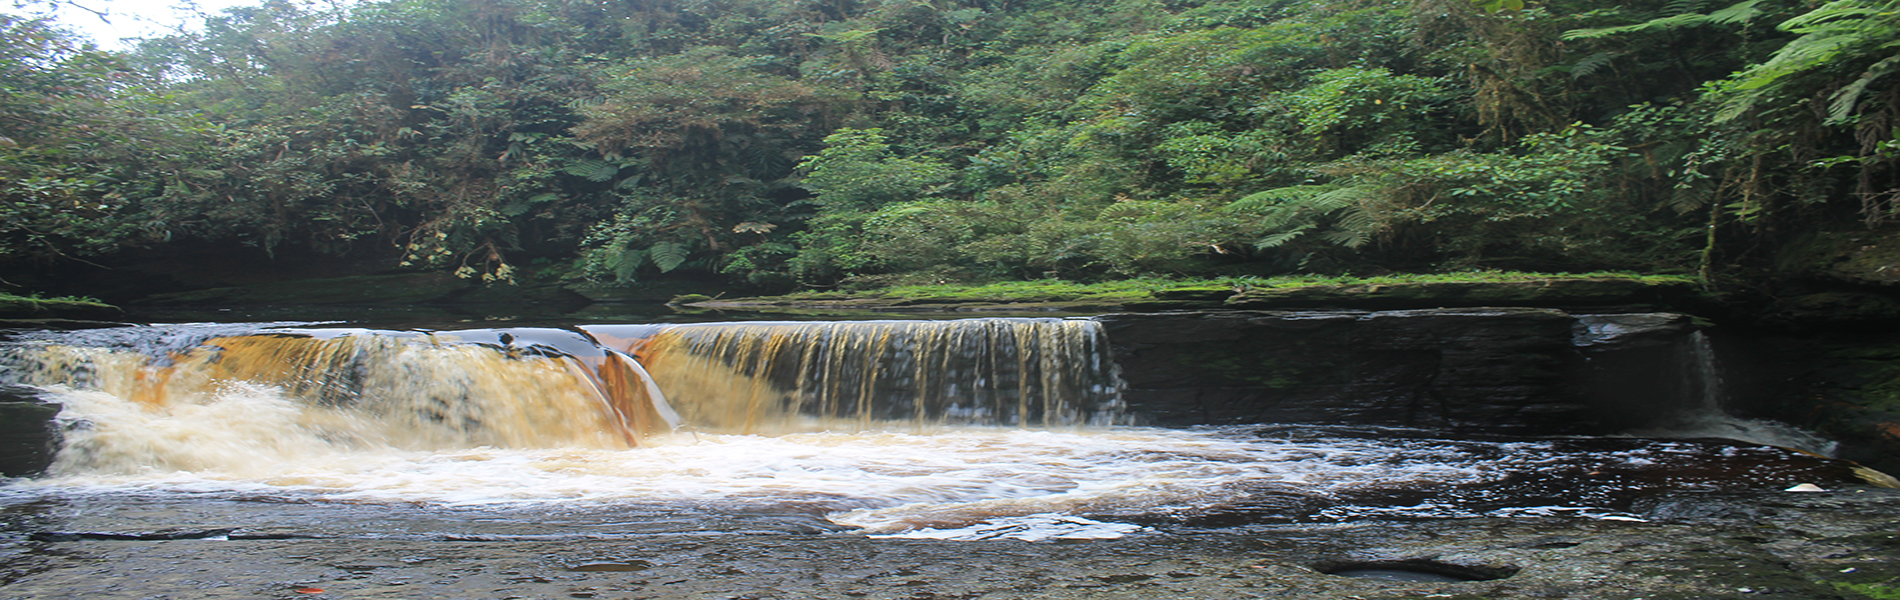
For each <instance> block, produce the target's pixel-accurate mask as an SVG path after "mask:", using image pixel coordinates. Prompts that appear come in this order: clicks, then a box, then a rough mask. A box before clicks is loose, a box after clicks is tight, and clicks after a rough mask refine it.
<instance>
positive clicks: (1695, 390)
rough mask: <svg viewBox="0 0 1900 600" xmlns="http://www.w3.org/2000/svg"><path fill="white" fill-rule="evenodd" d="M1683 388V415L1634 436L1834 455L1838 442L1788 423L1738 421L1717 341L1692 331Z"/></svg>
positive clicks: (1685, 344)
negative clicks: (1749, 444)
mask: <svg viewBox="0 0 1900 600" xmlns="http://www.w3.org/2000/svg"><path fill="white" fill-rule="evenodd" d="M1678 355H1679V357H1680V358H1679V359H1678V363H1679V367H1678V372H1679V373H1680V376H1681V378H1682V383H1681V390H1682V392H1683V393H1684V394H1685V395H1686V396H1687V397H1688V400H1689V402H1686V403H1685V408H1684V409H1683V410H1682V411H1681V412H1680V413H1678V414H1676V415H1674V416H1672V417H1669V418H1667V419H1666V420H1665V421H1664V422H1663V423H1661V424H1659V425H1658V426H1656V427H1652V428H1643V429H1639V430H1636V431H1631V432H1629V433H1630V434H1632V435H1638V436H1651V437H1676V438H1724V439H1732V440H1740V441H1745V442H1753V443H1757V444H1767V445H1771V446H1781V447H1784V448H1795V449H1798V450H1802V451H1804V452H1811V453H1814V454H1820V455H1824V456H1832V455H1833V454H1834V452H1835V449H1836V447H1837V446H1838V444H1837V443H1836V442H1834V441H1832V440H1828V439H1826V438H1823V437H1821V436H1819V435H1815V434H1814V433H1812V432H1809V431H1806V430H1803V429H1801V428H1798V427H1794V426H1792V425H1788V424H1786V423H1781V422H1777V421H1769V420H1764V419H1750V418H1744V417H1739V416H1736V415H1734V414H1731V413H1730V412H1729V398H1728V390H1727V388H1726V382H1725V381H1724V371H1723V366H1722V362H1721V359H1720V356H1719V355H1718V353H1717V352H1716V347H1715V343H1714V341H1713V340H1711V339H1710V337H1709V335H1708V334H1706V333H1704V332H1702V331H1693V332H1690V333H1689V334H1688V335H1687V336H1685V337H1684V338H1683V339H1682V342H1681V344H1680V346H1679V350H1678Z"/></svg>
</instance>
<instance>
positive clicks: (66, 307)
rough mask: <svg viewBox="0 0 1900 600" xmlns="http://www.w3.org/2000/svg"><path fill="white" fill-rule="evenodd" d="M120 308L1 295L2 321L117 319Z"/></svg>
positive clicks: (66, 300) (73, 300) (100, 303)
mask: <svg viewBox="0 0 1900 600" xmlns="http://www.w3.org/2000/svg"><path fill="white" fill-rule="evenodd" d="M122 314H124V313H123V312H122V311H120V310H119V307H116V306H112V305H110V304H106V303H103V302H94V301H91V300H75V299H64V298H62V299H53V300H47V299H41V298H27V297H21V296H14V295H10V294H0V319H116V318H119V317H120V316H121V315H122Z"/></svg>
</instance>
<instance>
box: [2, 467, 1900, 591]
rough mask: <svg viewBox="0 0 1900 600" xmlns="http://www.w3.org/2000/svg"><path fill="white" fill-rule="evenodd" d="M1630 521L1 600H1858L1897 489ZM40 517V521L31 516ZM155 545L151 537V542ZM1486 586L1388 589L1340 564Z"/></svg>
mask: <svg viewBox="0 0 1900 600" xmlns="http://www.w3.org/2000/svg"><path fill="white" fill-rule="evenodd" d="M1646 510H1647V513H1646V515H1647V516H1648V518H1649V519H1650V520H1649V521H1648V522H1632V521H1594V520H1587V519H1578V518H1567V517H1533V518H1509V519H1504V518H1488V519H1466V520H1442V521H1410V522H1358V523H1348V524H1332V525H1276V526H1253V527H1240V528H1229V529H1212V530H1206V529H1201V530H1193V529H1190V530H1171V531H1148V532H1142V533H1138V534H1134V535H1131V536H1129V537H1125V538H1121V539H1114V540H1092V541H1072V542H1022V541H1007V540H1003V541H984V542H956V541H934V540H907V539H874V538H868V537H865V536H861V535H855V534H843V533H832V534H770V535H743V534H732V533H696V532H684V533H666V534H658V535H648V536H637V537H627V538H617V539H587V538H584V537H574V536H563V535H561V534H560V532H558V531H551V532H549V534H548V535H544V536H536V535H524V536H507V537H486V538H475V537H471V538H459V539H458V538H456V537H454V536H438V537H434V538H429V539H389V538H381V539H379V538H378V537H376V536H361V537H347V538H325V539H294V538H292V539H239V538H237V537H236V536H232V537H231V538H230V539H220V538H215V537H214V538H211V539H156V538H154V539H94V538H83V537H82V538H80V539H67V540H66V541H53V540H58V539H65V538H60V537H59V536H56V535H53V536H49V535H44V534H39V535H37V536H34V535H26V536H22V535H20V534H21V533H23V532H20V531H17V530H16V531H14V532H13V536H12V541H11V542H8V543H6V544H4V546H0V559H3V560H4V565H5V566H4V568H3V569H0V598H181V599H182V598H210V599H216V598H247V599H251V598H282V599H289V598H405V599H425V598H616V599H620V598H1144V599H1147V598H1467V599H1476V598H1646V599H1651V600H1654V599H1659V598H1684V599H1687V598H1698V599H1707V598H1735V599H1744V598H1747V599H1754V598H1787V599H1796V598H1799V599H1815V598H1858V597H1864V596H1863V595H1861V594H1882V593H1894V592H1895V591H1900V560H1896V558H1897V557H1896V553H1900V495H1896V494H1895V493H1893V492H1890V491H1886V490H1858V491H1842V492H1824V493H1810V494H1802V493H1785V494H1781V495H1773V496H1766V497H1763V496H1754V497H1718V496H1715V495H1706V494H1705V495H1695V494H1688V495H1680V496H1676V497H1665V498H1658V499H1654V500H1653V501H1651V502H1649V503H1648V504H1647V509H1646ZM49 525H57V524H56V523H54V524H49ZM159 537H162V536H159ZM1433 565H1436V566H1438V567H1440V568H1444V569H1452V570H1457V571H1459V572H1461V573H1464V574H1467V575H1470V574H1475V575H1478V576H1485V577H1495V578H1494V579H1490V580H1482V581H1463V582H1442V581H1441V582H1426V581H1389V580H1378V579H1363V578H1353V577H1344V576H1339V575H1329V574H1327V573H1325V572H1323V571H1331V570H1337V569H1343V568H1348V567H1355V566H1358V567H1368V568H1378V567H1396V568H1412V567H1419V566H1433Z"/></svg>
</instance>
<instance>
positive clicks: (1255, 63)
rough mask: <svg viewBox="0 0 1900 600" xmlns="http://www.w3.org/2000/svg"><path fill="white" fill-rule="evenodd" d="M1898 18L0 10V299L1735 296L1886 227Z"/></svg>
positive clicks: (408, 1)
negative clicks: (13, 278) (569, 279)
mask: <svg viewBox="0 0 1900 600" xmlns="http://www.w3.org/2000/svg"><path fill="white" fill-rule="evenodd" d="M32 6H34V5H33V4H31V3H29V4H28V5H27V9H26V10H25V11H24V12H31V8H32ZM1896 8H1900V5H1896V3H1895V2H1893V1H1892V0H1885V1H1879V0H1840V1H1836V2H1829V3H1825V4H1822V5H1819V6H1817V5H1814V4H1812V3H1807V2H1797V1H1794V0H1747V1H1744V2H1740V3H1738V4H1733V5H1723V4H1721V3H1708V2H1697V1H1685V0H1672V1H1661V0H1656V1H1644V2H1605V1H1600V0H1553V1H1548V2H1544V1H1534V2H1527V3H1518V2H1475V3H1474V2H1471V1H1470V0H1346V1H1338V0H1331V1H1321V0H1014V1H1011V2H992V1H989V0H945V1H937V2H920V1H915V0H860V1H848V2H806V1H803V0H800V1H790V2H788V1H786V0H639V1H634V2H619V3H607V4H602V3H596V2H578V1H575V0H375V1H369V2H363V3H357V4H351V5H347V6H345V5H335V4H326V3H317V2H297V1H273V2H268V3H264V4H261V5H258V6H252V7H243V8H236V9H231V10H228V11H225V12H223V13H221V14H216V15H207V16H206V18H205V20H204V23H203V27H202V29H200V30H198V31H196V32H194V33H184V34H179V35H176V36H171V37H164V38H159V39H151V40H146V41H145V42H144V43H142V44H141V45H139V46H138V47H137V49H135V50H133V51H129V52H105V51H100V50H96V49H93V48H91V47H89V46H87V45H86V44H84V43H83V42H81V41H79V40H75V39H73V38H72V37H71V36H70V35H68V34H66V33H64V32H62V31H60V30H59V29H57V28H56V27H54V26H52V25H51V24H49V23H48V22H46V21H44V20H40V19H36V18H33V17H32V16H30V15H15V16H0V270H16V269H27V268H30V267H34V266H36V265H47V264H54V265H58V264H70V263H72V262H73V261H82V260H83V261H90V262H96V263H102V264H110V263H113V261H115V260H119V259H120V258H121V256H122V253H124V252H126V251H128V250H131V249H156V250H158V251H159V252H161V253H162V252H163V250H164V249H165V248H168V247H173V246H176V245H180V244H195V245H198V246H199V247H202V246H204V245H207V244H210V245H232V244H243V245H250V246H254V247H257V248H261V249H264V250H266V251H282V250H284V249H286V248H295V249H298V250H300V251H301V250H314V251H318V252H323V253H330V254H335V255H349V256H353V257H363V256H367V257H372V258H375V257H381V258H383V259H384V260H385V264H386V265H387V266H388V267H389V268H394V269H411V270H430V271H437V272H444V273H453V274H455V275H457V276H460V277H463V278H468V279H477V280H482V281H489V282H507V281H514V280H516V279H517V278H519V277H521V276H522V274H523V273H524V272H525V271H526V270H528V269H543V270H548V271H550V272H552V271H557V270H558V271H562V272H571V273H574V274H576V275H578V276H585V277H589V278H592V279H595V280H598V281H604V282H621V283H626V282H632V281H638V280H643V279H651V278H656V277H672V276H677V275H690V276H694V277H705V276H723V277H728V278H730V279H732V280H733V281H734V282H736V283H744V284H750V285H754V286H763V287H765V288H768V289H784V290H791V289H797V288H800V287H806V288H820V289H822V288H828V287H831V286H835V285H838V284H840V283H845V284H856V285H859V286H902V285H908V284H918V283H936V282H939V281H942V282H975V283H981V282H990V281H1010V280H1041V279H1049V278H1059V279H1064V280H1082V281H1104V280H1116V279H1134V280H1139V279H1141V278H1144V277H1155V276H1168V277H1198V278H1216V280H1218V281H1222V282H1225V281H1226V280H1224V279H1218V278H1222V277H1243V276H1254V277H1269V276H1277V275H1288V274H1300V273H1314V274H1336V273H1366V272H1393V271H1411V272H1431V271H1454V270H1471V269H1480V270H1485V269H1522V270H1536V271H1576V272H1581V271H1592V270H1601V269H1616V270H1633V271H1641V272H1676V273H1700V274H1701V275H1702V276H1703V277H1704V278H1708V279H1718V278H1722V277H1726V276H1753V275H1756V274H1760V273H1768V272H1772V265H1773V260H1774V258H1775V255H1776V253H1777V252H1778V249H1779V248H1781V247H1782V246H1784V245H1787V244H1789V243H1791V242H1793V241H1795V240H1797V239H1798V238H1800V236H1801V235H1802V234H1803V233H1806V232H1812V231H1819V230H1838V229H1844V228H1854V227H1863V226H1866V225H1871V224H1879V223H1881V222H1884V221H1887V220H1889V219H1890V218H1891V217H1893V216H1894V215H1895V214H1896V213H1895V209H1896V203H1895V201H1896V199H1900V170H1896V166H1900V143H1897V142H1896V139H1895V138H1896V132H1900V121H1896V117H1895V115H1900V111H1896V108H1900V74H1895V73H1894V71H1896V70H1900V54H1896V52H1900V26H1897V25H1900V23H1897V22H1896V20H1897V19H1900V17H1896V16H1895V15H1896V14H1900V11H1896ZM146 255H147V256H149V255H150V253H149V252H148V253H147V254H146ZM1223 284H1224V283H1223ZM1130 285H1135V286H1139V285H1140V284H1139V283H1134V284H1130ZM915 293H917V294H922V295H924V296H927V295H928V294H925V293H923V292H915ZM1052 293H1053V292H1052ZM1103 293H1108V292H1103Z"/></svg>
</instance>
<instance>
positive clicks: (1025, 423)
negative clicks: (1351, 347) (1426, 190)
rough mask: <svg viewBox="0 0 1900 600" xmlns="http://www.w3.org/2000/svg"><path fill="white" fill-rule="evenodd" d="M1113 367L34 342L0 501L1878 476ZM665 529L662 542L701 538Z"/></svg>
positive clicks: (1315, 501)
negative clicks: (1240, 423) (1201, 393)
mask: <svg viewBox="0 0 1900 600" xmlns="http://www.w3.org/2000/svg"><path fill="white" fill-rule="evenodd" d="M1106 347H1107V345H1106V343H1105V341H1104V340H1103V339H1102V332H1101V330H1100V328H1099V327H1097V326H1096V324H1095V323H1093V322H1091V321H1087V320H1069V319H970V320H959V321H942V322H924V321H895V322H865V323H769V324H760V323H753V324H705V325H668V326H656V325H592V326H585V327H581V328H579V330H578V331H569V330H559V329H528V328H520V329H490V330H471V331H459V332H434V333H423V332H391V331H372V330H362V329H324V328H312V327H309V326H295V325H294V324H276V325H274V326H164V327H135V328H124V329H114V330H98V331H90V332H73V333H39V334H29V335H23V336H20V337H17V338H16V339H15V340H14V341H13V342H12V343H10V344H9V345H8V346H7V347H6V348H5V349H4V353H3V358H4V360H0V366H4V376H5V379H7V380H8V381H10V382H12V383H16V384H24V385H30V386H34V388H35V389H38V390H40V395H41V397H43V398H45V399H47V400H49V401H52V402H55V403H58V404H59V405H61V407H62V411H61V413H60V416H59V417H58V421H59V422H60V423H61V424H62V426H63V430H64V432H63V433H64V441H63V446H62V447H61V449H60V452H59V455H58V458H57V460H56V462H55V464H54V466H53V467H52V469H51V470H50V472H49V473H48V475H47V476H44V477H41V478H38V479H35V480H31V481H16V482H14V483H13V484H12V485H10V486H6V487H0V492H4V493H0V500H4V497H5V496H6V495H7V494H24V495H27V496H31V497H40V496H43V495H48V494H92V493H104V494H120V493H151V494H229V495H235V496H231V497H238V498H269V499H272V500H273V501H277V502H282V501H285V500H294V501H296V502H300V503H302V502H351V503H363V502H367V503H403V504H407V503H428V504H434V505H442V506H463V507H467V506H513V507H519V506H557V505H559V506H569V505H576V504H584V505H587V506H594V507H601V506H610V505H611V506H627V505H639V506H654V507H684V506H691V507H698V508H697V509H696V510H699V509H703V510H712V511H717V512H720V513H722V514H755V515H757V514H807V515H823V516H825V517H826V518H827V519H829V520H830V521H831V522H832V523H835V524H838V525H842V526H848V527H856V528H861V529H862V530H864V531H866V532H873V533H881V534H894V535H916V536H920V537H939V538H952V539H982V538H990V537H1022V538H1037V537H1048V536H1063V535H1066V536H1071V537H1101V536H1113V535H1120V534H1121V533H1125V532H1126V531H1128V530H1130V529H1134V528H1137V527H1138V526H1139V525H1142V524H1148V525H1159V524H1167V523H1187V524H1224V523H1243V522H1287V521H1337V520H1347V519H1359V518H1441V517H1468V516H1482V515H1496V516H1516V515H1548V514H1577V515H1591V516H1597V517H1603V518H1633V517H1631V516H1629V515H1627V514H1625V513H1622V512H1620V511H1623V510H1625V509H1627V507H1628V505H1629V503H1630V502H1631V501H1632V499H1633V498H1635V497H1637V496H1639V495H1641V494H1643V493H1647V491H1650V490H1656V489H1696V490H1719V489H1767V488H1768V487H1773V486H1779V487H1786V486H1787V485H1792V484H1793V483H1801V482H1816V483H1822V484H1824V485H1833V484H1836V483H1840V482H1844V481H1851V480H1852V477H1853V475H1852V474H1851V473H1849V472H1847V470H1846V468H1845V467H1843V466H1841V465H1839V464H1837V463H1833V462H1829V461H1826V460H1825V459H1819V458H1814V457H1808V456H1805V455H1799V454H1793V453H1788V452H1784V451H1781V450H1778V449H1773V448H1760V447H1735V446H1730V445H1724V444H1719V443H1712V442H1652V441H1645V440H1610V441H1603V440H1598V441H1562V440H1498V441H1472V440H1448V439H1444V438H1441V437H1434V436H1431V435H1425V434H1421V433H1418V432H1405V431H1397V430H1352V429H1334V430H1323V429H1318V428H1311V427H1294V428H1266V429H1262V428H1255V427H1249V428H1228V429H1199V430H1164V429H1146V428H1132V427H1125V426H1114V425H1113V423H1114V421H1115V420H1116V416H1117V414H1118V409H1119V408H1120V405H1119V400H1118V397H1117V383H1116V377H1115V363H1114V361H1113V360H1112V359H1111V358H1110V357H1109V356H1108V355H1107V351H1106ZM674 425H679V426H680V430H679V431H678V432H675V431H674V430H673V426H674ZM1776 489H1778V488H1776ZM193 497H198V496H193ZM662 521H665V520H664V519H661V520H658V521H655V524H653V525H650V526H652V527H662V526H664V527H692V525H690V524H688V525H679V524H677V523H673V524H661V522H662ZM313 526H314V525H313ZM326 526H327V525H326ZM612 526H613V527H617V528H638V527H647V526H649V525H642V524H635V523H629V522H616V523H614V524H613V525H612Z"/></svg>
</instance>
